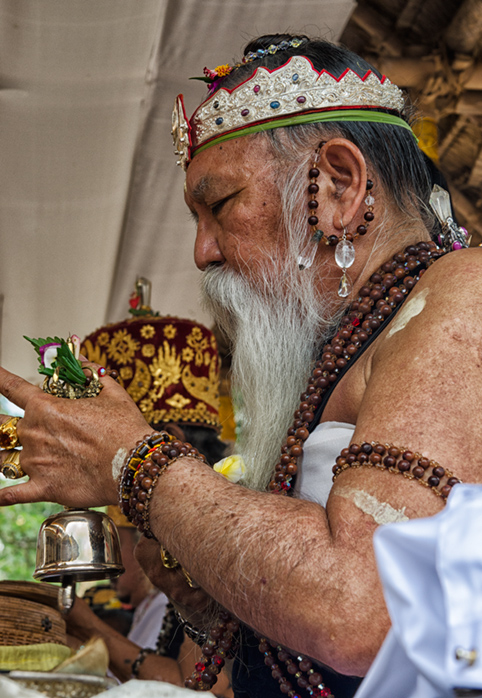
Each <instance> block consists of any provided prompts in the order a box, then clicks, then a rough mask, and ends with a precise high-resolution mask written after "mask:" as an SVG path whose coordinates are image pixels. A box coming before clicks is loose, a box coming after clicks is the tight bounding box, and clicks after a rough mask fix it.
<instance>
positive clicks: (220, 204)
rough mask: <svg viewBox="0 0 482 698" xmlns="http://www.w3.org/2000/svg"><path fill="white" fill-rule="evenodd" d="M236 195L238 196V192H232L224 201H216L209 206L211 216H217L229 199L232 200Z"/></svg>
mask: <svg viewBox="0 0 482 698" xmlns="http://www.w3.org/2000/svg"><path fill="white" fill-rule="evenodd" d="M237 194H239V192H238V191H234V192H233V193H232V194H230V195H229V196H225V197H224V199H220V201H217V202H216V203H214V204H211V206H210V209H211V212H212V214H213V215H214V216H217V215H218V213H220V212H221V209H222V208H223V206H224V205H225V204H227V202H228V201H230V200H231V199H233V198H234V197H235V196H236V195H237Z"/></svg>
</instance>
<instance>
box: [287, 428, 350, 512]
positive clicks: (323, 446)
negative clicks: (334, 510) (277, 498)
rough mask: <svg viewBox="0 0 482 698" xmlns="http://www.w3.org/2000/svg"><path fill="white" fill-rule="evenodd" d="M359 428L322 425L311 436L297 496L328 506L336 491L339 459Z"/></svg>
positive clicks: (296, 486) (298, 477)
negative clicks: (330, 496)
mask: <svg viewBox="0 0 482 698" xmlns="http://www.w3.org/2000/svg"><path fill="white" fill-rule="evenodd" d="M354 431H355V427H354V426H353V424H345V423H344V422H322V423H321V424H318V426H317V427H316V428H315V429H314V431H313V432H312V433H311V434H310V435H309V437H308V439H307V440H306V442H305V445H304V448H303V460H302V463H301V468H300V471H299V473H298V475H297V478H296V485H295V493H296V494H297V495H298V496H299V497H301V499H309V500H310V501H313V502H317V503H318V504H321V505H322V506H326V501H327V499H328V495H329V494H330V490H331V487H332V484H333V483H332V478H333V472H332V468H333V466H334V465H335V460H336V458H337V457H338V456H339V455H340V451H341V450H342V449H343V448H346V447H347V446H348V445H349V443H350V441H351V438H352V436H353V432H354Z"/></svg>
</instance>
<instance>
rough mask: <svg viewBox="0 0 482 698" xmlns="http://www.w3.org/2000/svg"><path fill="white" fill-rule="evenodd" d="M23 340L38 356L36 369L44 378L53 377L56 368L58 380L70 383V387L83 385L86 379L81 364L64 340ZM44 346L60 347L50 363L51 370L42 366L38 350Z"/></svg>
mask: <svg viewBox="0 0 482 698" xmlns="http://www.w3.org/2000/svg"><path fill="white" fill-rule="evenodd" d="M24 339H26V340H27V341H28V342H30V344H31V345H32V346H33V347H34V349H35V351H36V352H37V354H38V362H39V364H40V365H39V368H38V372H39V373H41V374H42V375H44V376H53V375H54V373H55V369H57V368H58V369H59V379H60V380H62V381H64V382H66V383H70V384H71V385H80V386H84V385H85V383H86V380H87V379H86V376H85V373H84V372H83V370H82V364H81V362H80V361H79V360H78V359H76V358H75V356H74V355H73V353H72V352H71V351H70V349H69V345H68V344H67V342H66V341H65V339H61V338H60V337H45V338H43V337H40V338H39V339H32V338H31V337H27V336H26V335H24ZM45 344H60V347H59V348H58V350H57V358H56V360H55V361H54V362H53V363H52V367H51V368H47V367H46V366H44V364H43V361H42V356H41V354H40V348H41V347H43V346H44V345H45Z"/></svg>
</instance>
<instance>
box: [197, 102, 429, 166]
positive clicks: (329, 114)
mask: <svg viewBox="0 0 482 698" xmlns="http://www.w3.org/2000/svg"><path fill="white" fill-rule="evenodd" d="M324 121H365V122H367V123H372V124H390V125H391V126H401V127H402V128H405V129H407V130H408V131H410V132H411V133H412V135H413V137H414V138H415V140H416V141H417V143H418V138H417V136H416V135H415V134H414V133H413V131H412V129H411V127H410V126H409V124H407V122H406V121H404V120H403V119H402V118H401V117H400V116H394V115H393V114H385V113H383V112H376V111H371V110H368V109H366V110H365V109H334V110H332V111H324V112H315V113H311V114H310V113H306V112H304V113H301V114H295V115H294V116H288V117H286V118H281V119H274V120H272V121H265V122H263V123H259V124H254V125H253V126H248V127H247V128H244V129H243V128H242V129H237V130H234V131H230V132H228V133H223V134H222V135H221V136H217V137H215V138H213V139H212V140H210V141H208V142H207V143H203V144H202V145H200V146H199V148H195V149H194V150H193V157H194V155H197V153H201V152H202V151H203V150H206V149H207V148H210V147H211V146H212V145H217V144H218V143H222V142H223V141H229V140H231V139H232V138H239V137H240V136H249V135H250V134H251V133H259V132H260V131H269V130H271V129H273V128H285V127H287V126H297V125H298V124H318V123H322V122H324Z"/></svg>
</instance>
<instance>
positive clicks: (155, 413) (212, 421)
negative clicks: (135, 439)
mask: <svg viewBox="0 0 482 698" xmlns="http://www.w3.org/2000/svg"><path fill="white" fill-rule="evenodd" d="M143 402H145V401H144V400H143ZM141 410H142V412H143V413H144V417H145V419H146V421H148V422H149V424H159V422H181V423H183V422H184V423H193V424H209V425H211V426H213V427H219V422H218V420H217V417H216V415H215V414H213V412H210V410H209V409H208V407H207V405H205V404H204V402H198V403H197V404H196V406H195V407H193V408H192V409H187V408H185V407H184V408H183V409H178V408H173V409H172V410H155V409H152V408H151V409H150V410H144V409H143V408H142V405H141Z"/></svg>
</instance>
